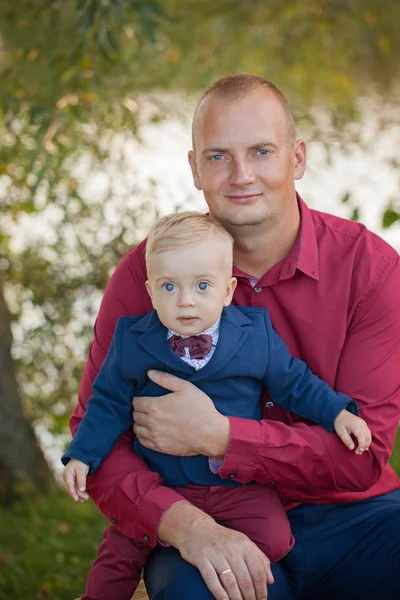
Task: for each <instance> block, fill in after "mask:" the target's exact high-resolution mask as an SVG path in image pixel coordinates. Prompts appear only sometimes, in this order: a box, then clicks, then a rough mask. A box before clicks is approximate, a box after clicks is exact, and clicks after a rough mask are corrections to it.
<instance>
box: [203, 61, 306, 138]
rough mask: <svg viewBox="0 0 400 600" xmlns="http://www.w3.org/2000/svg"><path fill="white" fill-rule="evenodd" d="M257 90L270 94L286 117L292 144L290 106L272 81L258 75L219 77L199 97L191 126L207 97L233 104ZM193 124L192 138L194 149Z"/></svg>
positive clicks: (292, 132)
mask: <svg viewBox="0 0 400 600" xmlns="http://www.w3.org/2000/svg"><path fill="white" fill-rule="evenodd" d="M259 90H266V91H267V92H269V93H270V94H272V95H273V96H274V97H275V98H276V99H277V100H278V102H279V103H280V105H281V106H282V108H283V110H284V113H285V117H286V123H287V129H288V137H289V139H290V140H291V141H292V142H293V143H294V142H295V140H296V126H295V123H294V119H293V115H292V111H291V110H290V106H289V104H288V101H287V100H286V98H285V95H284V94H283V92H281V90H280V89H279V88H278V87H277V86H276V85H275V84H274V83H272V81H268V79H264V77H260V76H259V75H253V74H251V73H238V74H235V75H228V76H226V77H221V78H220V79H217V80H216V81H214V83H212V84H211V85H210V86H209V87H208V88H207V89H206V90H204V92H203V93H202V95H201V96H200V99H199V101H198V103H197V107H196V110H195V112H194V116H193V124H194V122H195V119H196V116H197V113H198V111H199V109H200V107H201V106H202V104H203V102H204V100H206V98H208V97H209V96H214V97H216V98H220V99H221V100H227V101H228V102H235V101H237V100H241V99H242V98H244V97H246V96H248V95H249V94H251V93H253V92H257V91H259ZM193 124H192V138H193V147H194V127H193Z"/></svg>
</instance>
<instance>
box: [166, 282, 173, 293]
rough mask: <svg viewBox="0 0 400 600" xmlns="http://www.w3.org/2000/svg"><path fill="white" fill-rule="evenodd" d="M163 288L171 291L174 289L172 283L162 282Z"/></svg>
mask: <svg viewBox="0 0 400 600" xmlns="http://www.w3.org/2000/svg"><path fill="white" fill-rule="evenodd" d="M163 288H164V290H165V291H166V292H173V291H174V289H175V286H174V284H173V283H164V285H163Z"/></svg>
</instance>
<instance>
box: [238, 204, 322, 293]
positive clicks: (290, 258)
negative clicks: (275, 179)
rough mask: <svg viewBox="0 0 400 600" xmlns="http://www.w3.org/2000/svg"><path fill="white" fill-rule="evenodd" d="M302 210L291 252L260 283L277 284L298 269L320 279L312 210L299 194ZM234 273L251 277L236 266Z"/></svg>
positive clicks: (291, 275)
mask: <svg viewBox="0 0 400 600" xmlns="http://www.w3.org/2000/svg"><path fill="white" fill-rule="evenodd" d="M297 201H298V204H299V211H300V228H299V233H298V236H297V238H296V241H295V243H294V244H293V246H292V248H291V250H290V252H289V254H288V255H287V256H286V257H285V258H284V259H282V260H281V261H279V262H278V263H277V264H276V265H274V266H273V267H272V268H271V269H270V270H269V271H267V273H265V274H264V275H263V276H262V277H261V279H260V280H259V283H260V284H261V285H265V286H268V285H275V284H276V283H278V281H283V280H285V279H290V278H291V277H293V275H294V274H295V272H296V269H299V271H302V272H303V273H304V274H305V275H308V276H309V277H312V279H316V280H317V281H318V280H319V259H318V246H317V236H316V233H315V226H314V220H313V217H312V214H311V210H310V209H309V208H308V206H307V205H306V203H305V202H304V201H303V200H302V199H301V197H300V196H299V194H297ZM233 275H234V276H236V277H245V278H247V279H250V277H249V274H247V273H244V272H243V271H240V270H239V269H236V268H235V267H234V269H233Z"/></svg>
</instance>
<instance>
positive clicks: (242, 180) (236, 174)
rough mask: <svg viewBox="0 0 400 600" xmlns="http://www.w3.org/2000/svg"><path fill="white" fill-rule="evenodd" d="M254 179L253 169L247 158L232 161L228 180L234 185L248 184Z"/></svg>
mask: <svg viewBox="0 0 400 600" xmlns="http://www.w3.org/2000/svg"><path fill="white" fill-rule="evenodd" d="M254 181H255V177H254V173H253V169H252V167H251V165H250V163H249V162H248V161H247V160H235V161H233V162H232V168H231V173H230V182H231V183H233V184H235V185H248V184H249V183H253V182H254Z"/></svg>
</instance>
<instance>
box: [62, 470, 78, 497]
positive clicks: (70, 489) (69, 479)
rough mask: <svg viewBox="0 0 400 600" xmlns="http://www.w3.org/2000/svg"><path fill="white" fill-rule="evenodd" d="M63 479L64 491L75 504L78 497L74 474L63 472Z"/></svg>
mask: <svg viewBox="0 0 400 600" xmlns="http://www.w3.org/2000/svg"><path fill="white" fill-rule="evenodd" d="M63 479H64V484H65V489H66V490H67V493H68V494H69V495H70V496H71V497H72V498H73V499H74V500H75V502H78V501H79V496H78V493H77V490H76V485H75V482H76V479H75V472H73V471H72V472H71V471H64V475H63Z"/></svg>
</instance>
